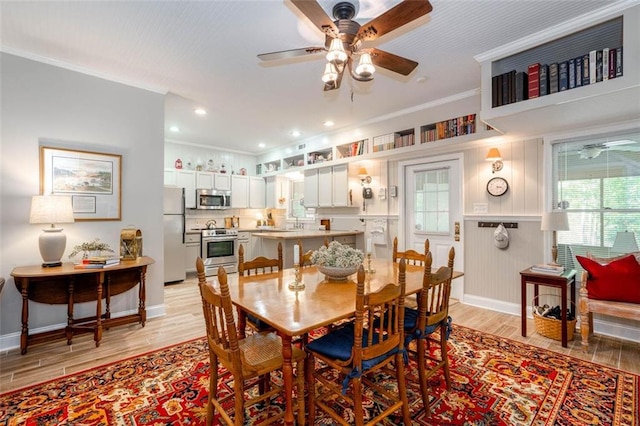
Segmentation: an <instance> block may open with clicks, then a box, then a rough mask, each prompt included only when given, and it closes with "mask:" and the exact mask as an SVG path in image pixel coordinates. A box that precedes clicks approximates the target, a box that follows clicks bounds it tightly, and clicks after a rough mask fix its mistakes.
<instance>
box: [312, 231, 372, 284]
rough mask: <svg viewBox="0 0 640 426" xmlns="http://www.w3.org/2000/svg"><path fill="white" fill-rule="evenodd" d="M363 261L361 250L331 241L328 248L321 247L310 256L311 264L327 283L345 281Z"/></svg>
mask: <svg viewBox="0 0 640 426" xmlns="http://www.w3.org/2000/svg"><path fill="white" fill-rule="evenodd" d="M363 260H364V253H362V250H358V249H354V248H353V247H349V246H346V245H342V244H340V243H339V242H338V241H332V242H330V243H329V246H328V247H326V246H324V245H323V246H321V247H320V248H319V249H318V250H316V251H314V252H313V254H312V255H311V263H313V264H314V265H316V267H317V268H318V271H320V272H322V273H323V274H324V275H325V277H326V279H327V280H329V281H346V280H347V279H348V277H349V275H352V274H354V273H355V272H356V270H357V269H358V267H359V266H360V265H361V264H362V261H363Z"/></svg>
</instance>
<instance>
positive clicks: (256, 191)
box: [249, 176, 266, 209]
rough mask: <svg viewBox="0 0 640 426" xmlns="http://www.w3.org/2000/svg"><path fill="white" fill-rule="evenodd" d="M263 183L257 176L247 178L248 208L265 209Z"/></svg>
mask: <svg viewBox="0 0 640 426" xmlns="http://www.w3.org/2000/svg"><path fill="white" fill-rule="evenodd" d="M265 205H266V204H265V183H264V179H263V178H261V177H259V176H249V208H252V209H263V208H265Z"/></svg>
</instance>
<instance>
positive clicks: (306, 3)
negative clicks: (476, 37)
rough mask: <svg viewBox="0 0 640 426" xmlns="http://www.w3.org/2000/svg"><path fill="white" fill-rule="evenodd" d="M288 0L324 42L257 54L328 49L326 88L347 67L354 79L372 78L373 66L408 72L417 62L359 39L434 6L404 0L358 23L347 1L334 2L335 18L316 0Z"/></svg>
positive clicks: (267, 56)
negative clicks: (356, 60) (321, 44)
mask: <svg viewBox="0 0 640 426" xmlns="http://www.w3.org/2000/svg"><path fill="white" fill-rule="evenodd" d="M291 3H292V4H293V5H294V6H295V7H296V8H297V9H298V10H300V12H302V13H303V14H304V15H305V16H306V17H307V18H309V20H310V21H311V22H312V23H313V24H314V25H315V26H316V27H318V28H319V29H320V31H322V32H323V33H324V34H325V45H324V46H323V47H304V48H301V49H292V50H283V51H279V52H271V53H263V54H260V55H258V58H260V60H263V61H271V60H278V59H289V58H294V57H298V56H304V55H312V54H316V53H319V52H327V55H326V58H327V64H326V65H325V72H324V74H323V76H322V81H323V82H324V90H325V91H328V90H334V89H337V88H339V87H340V83H341V81H342V76H343V74H344V72H345V70H346V69H348V70H349V74H350V75H351V77H352V78H353V79H354V80H357V81H371V80H373V73H374V72H375V67H376V66H378V67H382V68H385V69H387V70H389V71H393V72H396V73H398V74H402V75H409V74H410V73H411V72H412V71H413V70H414V69H415V68H416V67H417V66H418V63H417V62H415V61H412V60H411V59H407V58H403V57H401V56H397V55H394V54H393V53H389V52H385V51H384V50H380V49H376V48H375V47H372V48H364V47H362V43H363V42H368V41H374V40H376V39H377V38H378V37H381V36H382V35H384V34H387V33H389V32H391V31H393V30H395V29H397V28H399V27H402V26H403V25H406V24H408V23H409V22H411V21H414V20H416V19H418V18H420V17H421V16H424V15H426V14H427V13H429V12H431V10H432V9H433V7H432V6H431V3H429V1H428V0H404V1H402V2H401V3H398V4H397V5H396V6H394V7H392V8H391V9H389V10H387V11H386V12H384V13H383V14H381V15H379V16H378V17H376V18H374V19H372V20H371V21H369V22H368V23H366V24H364V25H360V24H359V23H358V22H356V21H355V20H354V17H355V15H356V7H355V5H354V4H353V3H351V2H348V1H340V2H338V3H336V4H335V5H334V6H333V10H332V12H333V17H334V19H335V20H332V19H331V18H329V16H328V15H327V14H326V13H325V11H324V9H322V7H321V6H320V4H318V2H317V1H316V0H291ZM357 56H359V62H358V64H357V65H355V66H354V60H355V59H354V58H355V57H357Z"/></svg>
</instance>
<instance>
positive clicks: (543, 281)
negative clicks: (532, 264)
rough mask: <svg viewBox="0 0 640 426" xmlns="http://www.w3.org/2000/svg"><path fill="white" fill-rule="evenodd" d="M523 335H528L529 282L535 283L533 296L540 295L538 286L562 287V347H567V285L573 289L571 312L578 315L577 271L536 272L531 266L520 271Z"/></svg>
mask: <svg viewBox="0 0 640 426" xmlns="http://www.w3.org/2000/svg"><path fill="white" fill-rule="evenodd" d="M520 280H521V283H520V292H521V298H522V299H521V305H522V307H521V309H522V312H521V317H522V337H527V283H529V284H533V296H534V297H538V286H547V287H555V288H559V289H560V292H561V294H560V297H561V299H562V300H561V302H560V310H561V321H562V347H564V348H566V347H567V287H569V288H570V291H571V313H572V314H573V316H574V318H575V315H576V271H575V269H571V270H568V271H565V272H564V273H563V274H562V275H550V274H542V273H539V272H534V271H532V270H531V268H527V269H525V270H523V271H520Z"/></svg>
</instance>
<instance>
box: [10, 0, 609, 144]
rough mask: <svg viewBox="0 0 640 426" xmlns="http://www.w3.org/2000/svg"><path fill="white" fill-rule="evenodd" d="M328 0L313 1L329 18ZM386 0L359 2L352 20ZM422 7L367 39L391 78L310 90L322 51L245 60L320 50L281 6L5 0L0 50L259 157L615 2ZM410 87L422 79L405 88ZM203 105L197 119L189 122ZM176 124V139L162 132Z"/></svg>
mask: <svg viewBox="0 0 640 426" xmlns="http://www.w3.org/2000/svg"><path fill="white" fill-rule="evenodd" d="M336 1H337V0H332V1H329V0H321V1H320V4H321V5H322V6H323V7H324V8H325V10H326V11H328V15H329V16H331V12H330V11H331V8H332V6H333V4H334V3H335V2H336ZM396 3H398V0H382V1H374V0H361V1H360V5H359V12H358V14H357V16H356V17H357V18H358V19H357V20H358V21H359V22H360V23H361V24H362V23H365V22H367V21H368V20H370V19H371V18H373V17H375V16H377V15H379V14H381V13H383V12H384V11H385V10H387V9H388V8H390V7H391V6H393V5H394V4H396ZM431 3H432V5H433V11H432V12H431V13H430V14H429V15H427V16H426V17H423V18H420V19H418V20H416V21H414V22H412V23H410V24H408V25H406V26H404V27H402V28H400V29H398V30H396V31H394V32H392V33H390V34H387V35H385V36H383V37H381V38H380V39H378V40H377V41H376V43H375V46H376V47H378V48H380V49H383V50H386V51H388V52H391V53H394V54H397V55H400V56H404V57H407V58H409V59H413V60H415V61H417V62H419V63H420V65H419V66H418V68H417V69H416V70H415V71H414V72H413V73H412V74H411V75H409V76H407V77H403V76H400V75H397V74H394V73H391V72H388V71H386V70H384V69H378V71H377V72H376V74H375V79H374V81H373V82H369V83H358V82H355V81H353V80H351V79H348V78H345V79H343V82H342V87H341V88H340V89H338V90H335V91H331V92H323V91H322V82H321V80H320V76H321V74H322V72H323V69H324V63H325V61H324V58H323V55H322V54H319V55H313V56H308V57H305V58H296V59H290V60H286V61H285V60H283V61H277V62H274V63H263V62H261V61H260V60H258V58H257V57H256V55H258V54H259V53H267V52H273V51H280V50H287V49H296V48H301V47H307V46H322V45H323V44H324V37H323V35H322V33H320V31H319V30H317V29H316V28H315V27H314V26H313V25H312V24H311V23H310V22H309V21H308V20H307V19H306V18H305V17H304V16H302V15H301V14H300V13H299V12H298V10H297V9H296V8H295V7H294V6H293V5H292V4H291V3H290V2H289V1H288V0H284V1H282V0H261V1H239V0H236V1H219V0H216V1H213V0H209V1H5V0H0V15H1V22H0V24H1V44H0V46H1V48H2V50H3V51H4V52H8V53H13V54H18V55H21V56H25V57H28V58H33V59H36V60H42V61H47V62H51V63H56V64H60V65H63V66H67V67H70V68H72V69H77V70H81V71H84V72H88V73H91V74H94V75H98V76H101V77H106V78H110V79H113V80H116V81H120V82H125V83H128V84H131V85H134V86H139V87H143V88H148V89H152V90H157V91H161V92H166V93H168V95H167V98H166V117H165V119H166V123H165V132H166V138H167V140H174V141H182V142H187V143H191V144H198V145H203V146H211V147H219V148H224V149H232V150H236V151H241V152H247V153H251V154H260V153H261V151H263V150H260V149H258V148H257V144H258V142H264V143H265V144H266V148H264V150H269V149H273V148H275V147H277V146H281V145H290V144H292V143H294V141H295V140H296V138H293V137H292V136H291V135H290V134H289V132H290V131H291V129H293V128H296V129H299V130H300V131H301V132H302V135H301V136H300V137H299V138H298V140H303V139H304V138H305V137H311V136H316V135H318V134H322V133H326V132H327V131H328V130H327V129H326V128H325V127H324V126H323V122H324V121H325V120H333V121H334V122H335V123H336V125H335V127H334V128H333V129H332V130H331V131H335V130H336V129H339V128H342V127H348V126H350V125H353V124H354V123H359V122H363V121H367V120H374V119H376V118H377V117H381V116H385V115H387V114H390V113H394V112H397V111H399V110H404V109H410V108H416V107H417V106H419V105H423V104H426V103H430V102H433V101H435V100H438V99H442V98H447V97H449V96H454V95H456V94H459V93H463V92H467V91H469V90H474V89H478V88H479V87H480V68H479V65H478V63H477V62H476V61H475V60H474V58H473V57H474V55H477V54H480V53H483V52H486V51H488V50H491V49H494V48H496V47H499V46H502V45H504V44H506V43H509V42H511V41H513V40H517V39H521V38H523V37H526V36H528V35H531V34H534V33H537V32H539V31H542V30H544V29H545V28H549V27H551V26H554V25H556V24H559V23H561V22H564V21H567V20H570V19H571V18H574V17H577V16H580V15H583V14H587V13H590V12H593V11H595V10H597V9H600V8H602V7H606V6H609V5H612V4H615V3H616V2H612V1H607V0H431ZM418 79H420V80H423V81H422V82H419V81H418ZM196 107H204V108H205V109H206V110H207V111H208V114H207V115H206V116H204V117H199V116H195V114H193V110H194V108H196ZM171 125H177V126H179V127H180V129H181V131H180V132H179V133H171V132H170V131H169V127H170V126H171Z"/></svg>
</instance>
